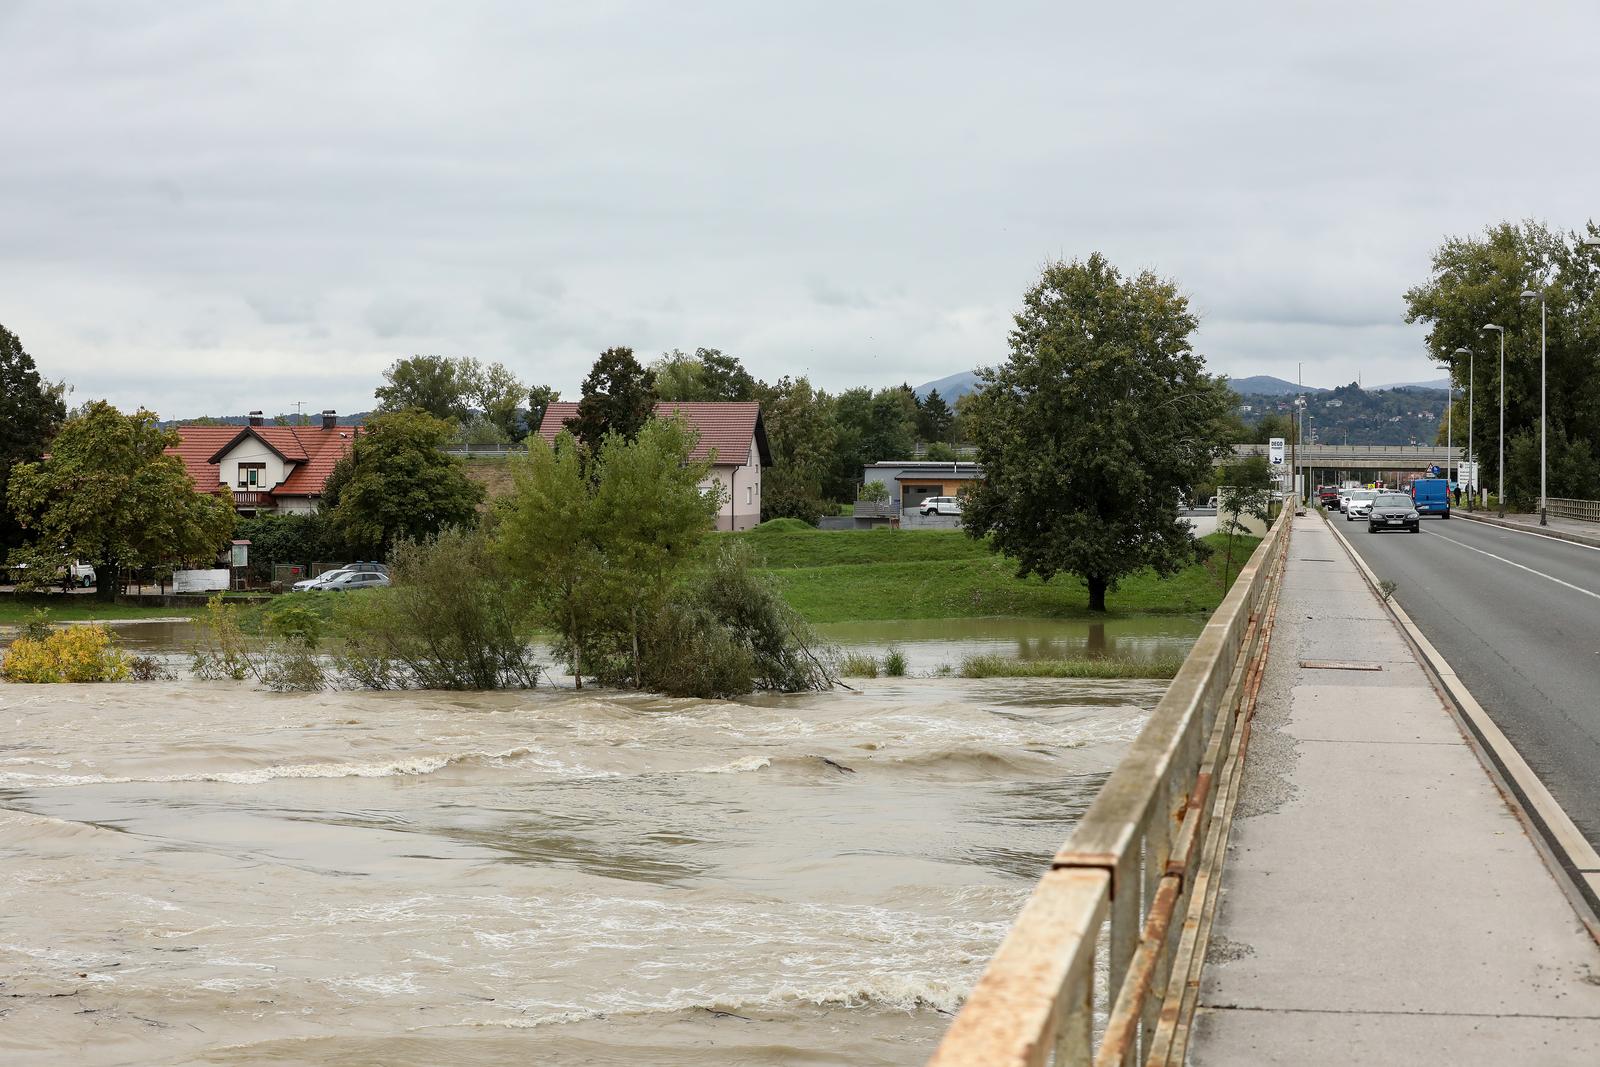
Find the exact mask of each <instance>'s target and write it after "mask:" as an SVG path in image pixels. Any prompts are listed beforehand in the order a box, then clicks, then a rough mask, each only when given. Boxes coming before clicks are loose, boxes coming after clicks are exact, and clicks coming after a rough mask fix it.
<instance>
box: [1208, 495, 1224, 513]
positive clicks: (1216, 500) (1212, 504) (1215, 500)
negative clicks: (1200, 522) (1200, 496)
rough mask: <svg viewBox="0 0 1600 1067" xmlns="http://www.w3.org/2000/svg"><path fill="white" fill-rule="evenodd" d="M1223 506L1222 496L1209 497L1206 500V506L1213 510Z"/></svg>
mask: <svg viewBox="0 0 1600 1067" xmlns="http://www.w3.org/2000/svg"><path fill="white" fill-rule="evenodd" d="M1221 506H1222V498H1221V497H1220V496H1214V497H1211V498H1210V499H1208V500H1207V501H1206V507H1207V508H1208V509H1209V510H1211V511H1216V510H1217V509H1218V508H1220V507H1221Z"/></svg>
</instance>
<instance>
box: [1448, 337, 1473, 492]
mask: <svg viewBox="0 0 1600 1067" xmlns="http://www.w3.org/2000/svg"><path fill="white" fill-rule="evenodd" d="M1450 354H1451V355H1452V356H1466V357H1467V366H1468V368H1471V366H1472V349H1470V348H1458V349H1456V350H1455V351H1454V352H1452V353H1450ZM1455 409H1456V366H1455V361H1454V360H1451V362H1450V402H1449V405H1448V406H1447V407H1446V408H1445V422H1444V426H1445V448H1446V449H1448V450H1449V452H1450V455H1451V456H1452V457H1454V456H1455V454H1456V446H1455V438H1454V437H1453V436H1452V428H1451V419H1452V416H1453V415H1454V414H1455ZM1467 458H1468V459H1469V460H1470V459H1471V458H1472V371H1471V370H1470V369H1469V370H1468V371H1467ZM1460 480H1461V464H1460V463H1459V462H1457V463H1456V484H1457V485H1459V484H1460ZM1473 488H1474V489H1476V488H1477V485H1473Z"/></svg>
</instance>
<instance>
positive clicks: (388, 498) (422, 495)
mask: <svg viewBox="0 0 1600 1067" xmlns="http://www.w3.org/2000/svg"><path fill="white" fill-rule="evenodd" d="M454 436H455V430H454V428H453V427H452V426H451V425H450V424H449V423H448V422H446V421H444V420H443V419H438V418H435V417H433V416H432V415H429V414H426V413H425V412H422V411H416V410H407V411H395V412H390V413H388V414H384V415H377V416H374V417H373V419H372V420H371V421H370V422H368V423H367V426H366V432H365V433H362V434H360V435H359V436H357V437H356V438H355V440H354V441H353V442H351V448H350V454H349V455H348V456H346V457H345V458H344V459H342V460H340V461H339V465H338V466H339V467H342V468H344V469H343V470H340V469H338V468H336V469H335V471H334V473H333V475H331V476H330V477H329V482H330V483H331V484H330V485H329V486H325V487H324V491H323V506H324V508H328V507H329V506H330V502H329V501H330V497H331V498H332V503H331V507H332V512H331V517H332V521H333V525H334V528H335V529H336V530H337V531H338V532H339V534H340V536H341V537H343V539H344V541H345V543H346V544H347V545H349V546H350V548H351V549H352V550H353V551H355V552H358V553H362V554H370V555H372V556H379V555H382V554H384V553H385V552H387V551H388V549H389V548H390V547H391V546H392V545H393V544H394V542H395V541H396V539H398V538H402V537H405V538H410V539H411V540H413V541H425V540H427V539H428V538H430V537H434V536H435V535H437V534H438V533H439V531H440V530H443V529H445V528H446V527H449V526H459V527H463V528H465V527H470V526H472V525H473V524H474V522H475V521H476V519H477V506H478V503H479V502H480V501H481V500H482V499H483V487H482V486H479V485H477V484H476V483H474V482H473V481H472V480H471V479H469V478H468V477H467V475H466V472H465V470H464V469H463V465H462V463H461V461H460V460H459V459H456V458H455V457H454V456H450V455H446V454H445V452H444V451H443V449H444V448H445V446H446V445H448V444H449V443H450V441H451V440H452V438H453V437H454ZM330 489H331V492H330Z"/></svg>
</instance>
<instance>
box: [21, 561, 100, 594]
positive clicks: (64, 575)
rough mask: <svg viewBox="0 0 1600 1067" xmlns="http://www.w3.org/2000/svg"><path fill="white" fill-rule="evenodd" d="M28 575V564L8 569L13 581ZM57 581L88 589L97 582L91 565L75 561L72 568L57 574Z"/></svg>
mask: <svg viewBox="0 0 1600 1067" xmlns="http://www.w3.org/2000/svg"><path fill="white" fill-rule="evenodd" d="M27 573H28V565H27V564H26V563H19V564H17V565H16V566H15V567H11V568H9V569H8V574H9V576H10V578H11V579H12V581H20V580H21V579H22V577H23V575H25V574H27ZM56 580H57V581H62V582H71V583H72V584H73V585H79V586H82V587H83V588H85V589H87V588H89V587H90V586H91V585H94V584H95V581H96V578H95V573H94V567H93V566H92V565H91V564H88V563H80V562H79V561H78V560H73V561H72V564H71V566H68V567H64V568H62V569H61V570H59V571H57V572H56Z"/></svg>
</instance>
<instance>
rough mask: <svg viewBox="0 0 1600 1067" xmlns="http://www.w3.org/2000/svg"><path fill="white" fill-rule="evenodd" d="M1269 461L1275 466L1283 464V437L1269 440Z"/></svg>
mask: <svg viewBox="0 0 1600 1067" xmlns="http://www.w3.org/2000/svg"><path fill="white" fill-rule="evenodd" d="M1267 461H1268V462H1269V463H1271V464H1272V465H1273V466H1275V467H1277V466H1282V464H1283V438H1281V437H1274V438H1273V439H1272V440H1270V441H1268V442H1267Z"/></svg>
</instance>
